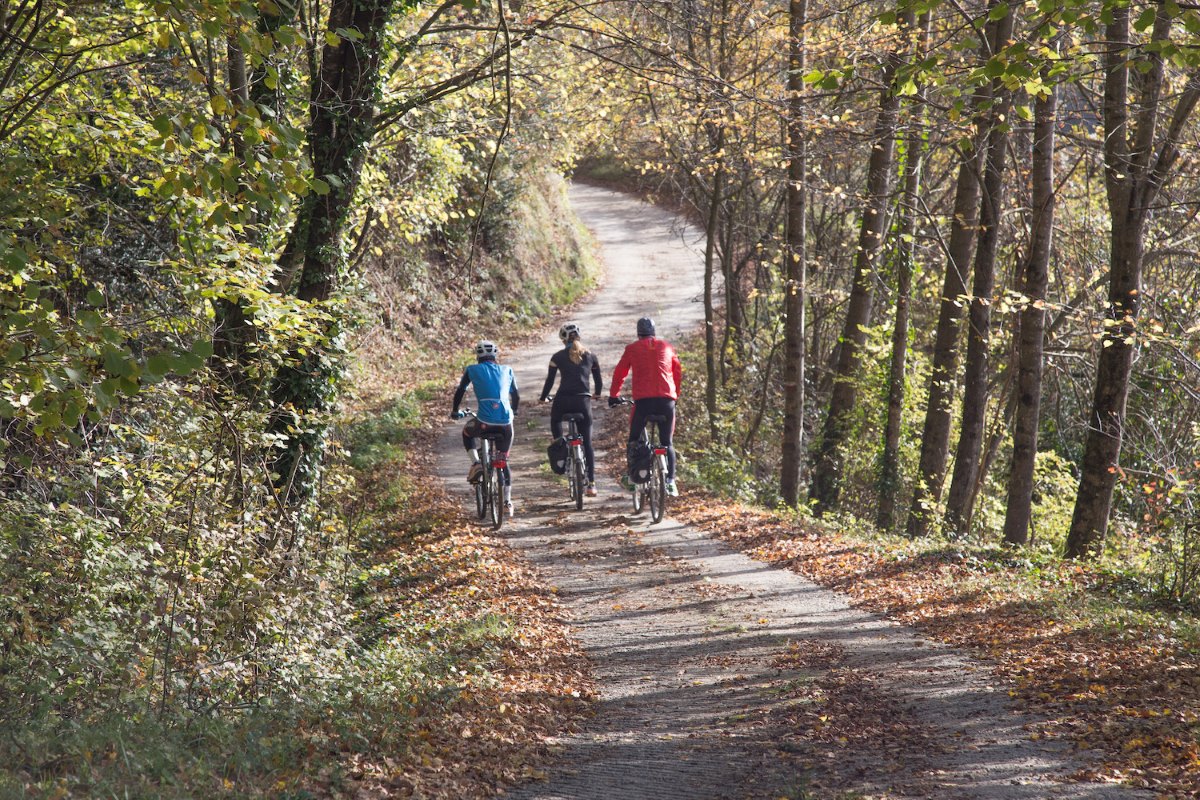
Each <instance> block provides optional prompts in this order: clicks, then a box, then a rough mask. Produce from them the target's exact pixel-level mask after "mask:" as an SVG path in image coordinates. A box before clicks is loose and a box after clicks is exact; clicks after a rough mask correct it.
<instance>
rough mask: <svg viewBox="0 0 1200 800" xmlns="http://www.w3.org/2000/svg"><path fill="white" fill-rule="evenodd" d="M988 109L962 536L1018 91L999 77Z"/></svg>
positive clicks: (963, 432)
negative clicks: (1013, 105) (1011, 116)
mask: <svg viewBox="0 0 1200 800" xmlns="http://www.w3.org/2000/svg"><path fill="white" fill-rule="evenodd" d="M1014 16H1015V14H1014V13H1013V10H1012V8H1011V6H1010V8H1009V11H1008V13H1007V14H1005V15H1004V16H1003V17H1001V18H1000V19H999V20H997V24H996V36H995V40H994V41H995V42H996V49H995V50H993V52H997V51H998V50H999V48H1001V47H1003V46H1004V45H1005V43H1006V42H1008V40H1009V39H1010V38H1012V32H1013V19H1014ZM991 96H992V106H991V108H990V109H989V110H988V116H989V125H988V142H987V158H986V161H985V166H984V173H983V191H982V194H981V196H980V209H979V232H978V236H977V239H976V245H975V278H974V281H973V282H972V285H971V304H970V306H969V309H968V311H967V358H966V366H965V369H964V376H963V387H964V388H963V401H962V417H961V424H960V426H959V434H958V446H957V448H956V449H955V453H954V473H953V475H952V476H951V478H950V491H949V493H948V494H947V497H946V529H947V530H948V531H952V532H953V533H954V534H955V535H958V536H962V535H964V534H965V533H966V532H967V530H966V529H967V521H968V520H969V519H970V518H971V504H972V502H973V499H974V497H975V484H976V481H977V479H978V478H979V457H980V450H981V447H982V445H983V437H984V429H985V428H986V425H987V404H988V355H989V353H988V351H989V349H990V348H991V326H992V294H993V293H994V291H995V286H996V249H997V247H998V246H999V241H1000V214H1001V211H1002V206H1003V204H1004V170H1005V162H1006V161H1007V160H1008V126H1009V125H1010V124H1011V122H1010V121H1009V119H1008V116H1009V107H1010V106H1011V100H1012V94H1011V92H1009V91H1007V90H1006V89H1005V88H1004V85H1003V84H1002V83H1001V82H1000V81H999V80H994V81H993V82H992V90H991Z"/></svg>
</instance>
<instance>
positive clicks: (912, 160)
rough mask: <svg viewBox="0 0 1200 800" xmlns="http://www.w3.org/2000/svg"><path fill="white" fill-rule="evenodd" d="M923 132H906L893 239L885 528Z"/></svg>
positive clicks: (894, 471) (892, 519) (892, 504)
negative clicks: (901, 188) (901, 192)
mask: <svg viewBox="0 0 1200 800" xmlns="http://www.w3.org/2000/svg"><path fill="white" fill-rule="evenodd" d="M921 140H922V136H921V133H920V131H916V130H914V131H913V132H912V133H910V134H909V136H908V142H907V145H906V149H907V151H908V152H907V156H906V163H905V166H904V197H903V199H902V201H901V205H900V224H899V226H898V230H897V233H898V234H899V235H898V237H897V241H896V312H895V314H896V318H895V322H894V324H893V326H892V360H891V365H890V367H889V369H888V399H887V422H886V423H885V424H884V433H883V453H882V456H881V459H880V466H879V503H878V509H877V511H876V515H875V524H876V525H878V526H879V527H880V528H881V529H883V530H885V531H891V530H892V528H893V527H895V525H896V493H897V491H898V489H899V488H900V434H901V428H902V423H903V420H904V370H905V362H906V361H907V358H908V303H909V300H910V298H911V295H912V275H913V262H914V259H913V236H914V234H915V232H916V226H917V215H916V208H917V205H916V204H917V202H918V195H920V193H921V168H922V166H923V164H922V161H923V158H924V154H923V153H922V152H921V146H922V141H921Z"/></svg>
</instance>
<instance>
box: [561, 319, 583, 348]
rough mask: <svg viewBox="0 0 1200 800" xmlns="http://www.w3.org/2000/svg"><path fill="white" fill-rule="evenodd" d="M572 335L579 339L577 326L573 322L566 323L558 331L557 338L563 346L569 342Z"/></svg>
mask: <svg viewBox="0 0 1200 800" xmlns="http://www.w3.org/2000/svg"><path fill="white" fill-rule="evenodd" d="M572 334H574V336H575V338H576V339H578V338H579V325H578V324H577V323H575V322H568V323H567V324H566V325H563V326H562V327H561V328H559V329H558V338H559V339H562V343H563V344H567V343H568V342H570V341H571V335H572Z"/></svg>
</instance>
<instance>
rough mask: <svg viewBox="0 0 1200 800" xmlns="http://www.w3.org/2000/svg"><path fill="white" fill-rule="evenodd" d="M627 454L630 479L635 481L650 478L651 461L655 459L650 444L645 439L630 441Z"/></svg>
mask: <svg viewBox="0 0 1200 800" xmlns="http://www.w3.org/2000/svg"><path fill="white" fill-rule="evenodd" d="M625 455H626V461H627V462H628V464H629V480H631V481H633V482H634V483H645V482H646V481H648V480H650V462H651V461H653V460H654V452H653V451H652V450H651V449H650V445H648V444H646V443H645V442H643V441H636V442H630V443H629V448H628V450H627V451H626V454H625Z"/></svg>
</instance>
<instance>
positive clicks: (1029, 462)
mask: <svg viewBox="0 0 1200 800" xmlns="http://www.w3.org/2000/svg"><path fill="white" fill-rule="evenodd" d="M1057 100H1058V87H1057V86H1056V85H1055V84H1053V83H1051V84H1050V93H1049V94H1048V95H1046V96H1042V97H1038V99H1037V104H1036V106H1035V111H1034V126H1033V161H1032V165H1031V169H1030V178H1031V180H1032V182H1033V208H1032V217H1033V218H1032V220H1031V222H1030V226H1029V227H1030V236H1029V253H1028V255H1027V256H1026V257H1025V259H1024V261H1023V262H1022V264H1021V273H1020V275H1019V276H1018V288H1019V290H1020V292H1021V294H1022V295H1023V303H1024V305H1023V306H1022V308H1021V313H1020V316H1019V317H1018V321H1017V330H1016V332H1015V333H1016V339H1017V389H1016V401H1017V406H1016V420H1015V428H1014V430H1013V454H1012V464H1011V467H1010V469H1009V473H1008V504H1007V507H1006V508H1005V511H1004V541H1005V542H1007V543H1009V544H1025V542H1026V541H1028V538H1029V524H1030V522H1031V521H1032V519H1033V469H1034V463H1035V460H1036V457H1037V448H1038V423H1039V409H1040V405H1041V399H1042V368H1043V355H1042V349H1043V347H1044V344H1045V331H1046V287H1047V284H1048V282H1049V266H1050V247H1051V244H1052V242H1053V239H1054V126H1055V124H1056V123H1057V122H1058V106H1057Z"/></svg>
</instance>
